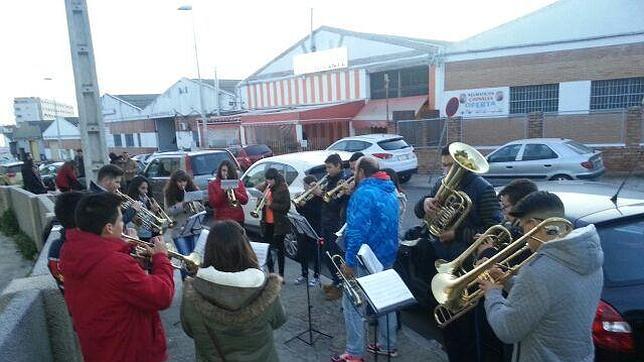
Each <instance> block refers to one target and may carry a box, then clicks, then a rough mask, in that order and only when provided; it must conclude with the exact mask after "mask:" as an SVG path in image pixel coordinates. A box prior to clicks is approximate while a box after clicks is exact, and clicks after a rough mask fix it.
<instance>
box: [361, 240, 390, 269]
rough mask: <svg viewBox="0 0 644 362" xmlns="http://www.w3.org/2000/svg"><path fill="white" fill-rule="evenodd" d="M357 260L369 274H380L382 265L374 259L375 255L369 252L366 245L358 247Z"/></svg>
mask: <svg viewBox="0 0 644 362" xmlns="http://www.w3.org/2000/svg"><path fill="white" fill-rule="evenodd" d="M358 258H359V259H360V261H361V262H362V265H364V267H365V268H367V270H368V271H369V273H370V274H374V273H378V272H381V271H382V270H383V269H384V268H383V267H382V263H380V260H378V258H377V257H376V254H374V253H373V250H371V247H369V245H367V244H362V246H360V250H358Z"/></svg>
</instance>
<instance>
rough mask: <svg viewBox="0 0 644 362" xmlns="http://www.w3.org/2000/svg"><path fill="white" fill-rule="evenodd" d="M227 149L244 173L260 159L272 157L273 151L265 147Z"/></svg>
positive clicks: (247, 146)
mask: <svg viewBox="0 0 644 362" xmlns="http://www.w3.org/2000/svg"><path fill="white" fill-rule="evenodd" d="M227 149H228V151H230V152H231V153H232V154H233V155H234V156H235V158H236V159H237V162H239V165H240V166H241V168H242V170H244V171H245V170H246V169H247V168H249V167H250V165H252V164H253V163H255V162H257V161H259V160H261V159H262V158H266V157H271V156H273V151H272V150H271V149H270V148H269V147H268V146H267V145H245V146H241V145H235V146H229V147H227Z"/></svg>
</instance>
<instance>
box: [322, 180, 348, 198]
mask: <svg viewBox="0 0 644 362" xmlns="http://www.w3.org/2000/svg"><path fill="white" fill-rule="evenodd" d="M354 180H355V176H351V177H349V178H348V179H346V180H340V181H338V184H337V186H336V187H334V188H332V189H331V190H329V191H327V192H326V193H325V194H324V202H330V201H331V200H333V199H339V198H340V197H342V195H344V194H345V193H346V192H347V188H348V187H349V184H350V183H352V182H353V181H354Z"/></svg>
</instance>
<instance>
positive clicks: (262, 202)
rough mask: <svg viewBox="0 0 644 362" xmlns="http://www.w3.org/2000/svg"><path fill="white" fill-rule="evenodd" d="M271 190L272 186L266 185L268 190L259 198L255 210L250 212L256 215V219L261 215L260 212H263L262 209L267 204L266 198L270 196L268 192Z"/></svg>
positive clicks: (251, 214) (253, 215)
mask: <svg viewBox="0 0 644 362" xmlns="http://www.w3.org/2000/svg"><path fill="white" fill-rule="evenodd" d="M270 191H271V187H270V186H268V185H266V190H264V193H263V194H262V197H261V198H260V199H258V200H257V206H256V207H255V209H254V210H253V211H251V212H250V216H252V217H254V218H255V219H258V218H259V216H260V213H261V212H262V209H263V208H264V205H266V199H267V198H268V193H269V192H270Z"/></svg>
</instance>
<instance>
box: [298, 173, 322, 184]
mask: <svg viewBox="0 0 644 362" xmlns="http://www.w3.org/2000/svg"><path fill="white" fill-rule="evenodd" d="M302 182H304V183H305V184H306V185H310V184H311V182H318V178H317V177H315V175H307V176H305V177H304V180H302Z"/></svg>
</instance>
